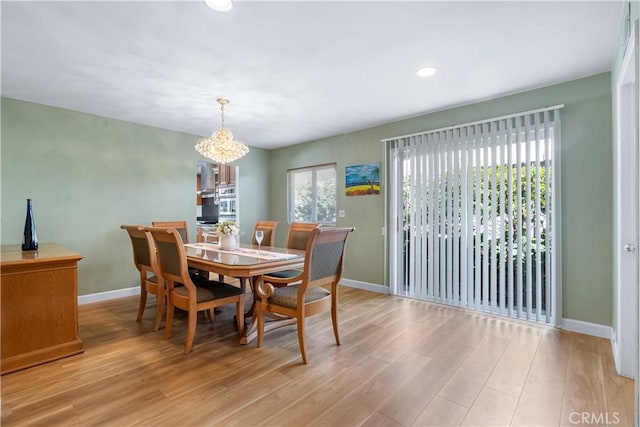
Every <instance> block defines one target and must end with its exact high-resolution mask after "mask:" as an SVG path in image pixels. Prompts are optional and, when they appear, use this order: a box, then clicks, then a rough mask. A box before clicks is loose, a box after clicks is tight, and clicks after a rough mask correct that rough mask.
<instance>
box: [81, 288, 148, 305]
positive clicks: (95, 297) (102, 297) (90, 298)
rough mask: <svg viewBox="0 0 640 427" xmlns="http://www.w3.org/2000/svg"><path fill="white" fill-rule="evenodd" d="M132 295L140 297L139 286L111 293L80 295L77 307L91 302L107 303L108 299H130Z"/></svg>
mask: <svg viewBox="0 0 640 427" xmlns="http://www.w3.org/2000/svg"><path fill="white" fill-rule="evenodd" d="M132 295H140V286H134V287H132V288H124V289H116V290H113V291H106V292H98V293H96V294H88V295H80V296H79V297H78V305H82V304H90V303H92V302H99V301H108V300H110V299H116V298H123V297H130V296H132Z"/></svg>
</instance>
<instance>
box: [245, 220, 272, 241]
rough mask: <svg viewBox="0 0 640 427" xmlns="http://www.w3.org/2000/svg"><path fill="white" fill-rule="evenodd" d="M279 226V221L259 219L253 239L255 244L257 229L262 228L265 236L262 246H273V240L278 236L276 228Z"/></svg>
mask: <svg viewBox="0 0 640 427" xmlns="http://www.w3.org/2000/svg"><path fill="white" fill-rule="evenodd" d="M277 227H278V221H262V220H261V221H258V222H256V225H255V227H254V228H253V237H252V239H251V241H252V243H253V244H254V245H257V244H258V242H257V241H256V231H258V230H262V232H263V234H264V237H263V238H262V243H261V245H262V246H273V241H274V240H275V237H276V228H277Z"/></svg>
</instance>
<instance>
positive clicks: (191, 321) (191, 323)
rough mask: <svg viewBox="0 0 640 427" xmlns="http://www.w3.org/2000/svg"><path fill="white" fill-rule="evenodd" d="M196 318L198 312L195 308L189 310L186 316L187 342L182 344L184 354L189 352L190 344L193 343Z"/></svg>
mask: <svg viewBox="0 0 640 427" xmlns="http://www.w3.org/2000/svg"><path fill="white" fill-rule="evenodd" d="M197 320H198V312H197V311H196V310H189V315H188V316H187V324H188V326H187V342H186V344H185V345H184V354H189V353H191V346H192V345H193V338H194V337H195V335H196V322H197Z"/></svg>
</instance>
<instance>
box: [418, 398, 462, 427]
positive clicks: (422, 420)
mask: <svg viewBox="0 0 640 427" xmlns="http://www.w3.org/2000/svg"><path fill="white" fill-rule="evenodd" d="M467 412H468V409H467V408H464V407H462V406H460V405H458V404H456V403H454V402H452V401H450V400H447V399H444V398H442V397H439V396H436V397H435V398H434V399H433V400H432V401H431V403H429V405H428V406H427V407H426V408H425V410H424V411H422V413H421V414H420V415H419V416H418V418H417V419H416V421H415V422H414V423H413V425H414V426H419V427H430V426H434V427H437V426H443V427H445V426H459V425H461V424H462V421H463V420H464V418H465V417H466V415H467Z"/></svg>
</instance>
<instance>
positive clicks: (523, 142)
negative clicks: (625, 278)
mask: <svg viewBox="0 0 640 427" xmlns="http://www.w3.org/2000/svg"><path fill="white" fill-rule="evenodd" d="M560 108H562V106H556V107H550V108H545V109H541V110H535V111H529V112H524V113H519V114H515V115H511V116H505V117H499V118H495V119H490V120H486V121H482V122H476V123H470V124H465V125H459V126H453V127H450V128H445V129H439V130H435V131H428V132H424V133H420V134H414V135H408V136H402V137H396V138H391V139H388V140H384V142H385V143H386V150H387V162H388V167H387V168H386V170H387V173H388V180H387V182H388V183H389V191H388V192H387V194H388V197H389V199H388V212H387V215H388V218H390V219H391V221H388V224H391V225H392V226H390V227H389V229H390V237H389V251H388V253H389V256H390V260H391V262H390V270H389V275H390V279H391V288H392V292H394V293H396V294H399V295H406V296H410V297H416V298H421V299H426V300H430V301H435V302H441V303H445V304H450V305H456V306H463V307H469V308H473V309H478V310H482V311H488V312H491V313H495V314H500V315H505V316H510V317H516V318H520V319H526V320H532V321H536V322H543V323H548V324H556V323H557V320H558V316H559V313H558V307H559V299H560V295H559V279H558V277H559V263H558V262H557V261H556V258H557V255H558V254H559V253H560V252H559V250H560V249H559V248H560V242H559V240H558V236H559V234H558V230H559V223H558V218H559V217H560V216H559V213H558V212H559V207H560V205H559V201H558V200H559V199H558V197H559V188H560V186H559V178H560V174H559V160H560V157H559V152H560V151H559V143H560V141H559V139H560V113H559V110H560Z"/></svg>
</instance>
